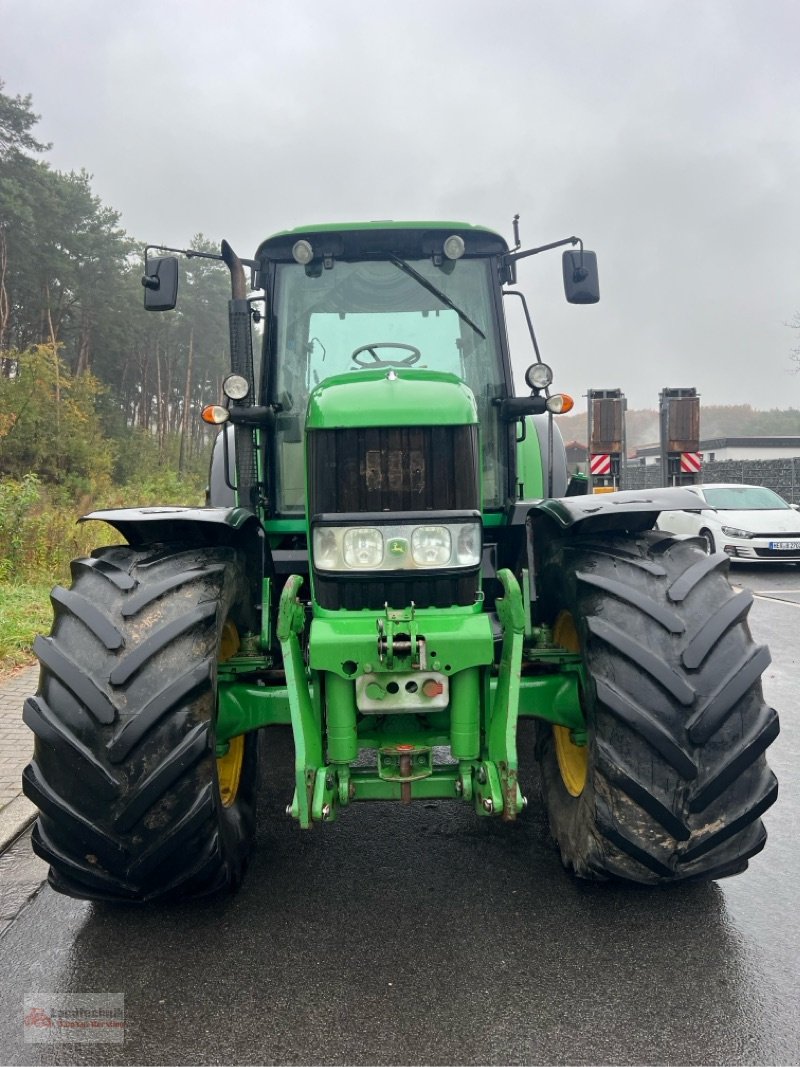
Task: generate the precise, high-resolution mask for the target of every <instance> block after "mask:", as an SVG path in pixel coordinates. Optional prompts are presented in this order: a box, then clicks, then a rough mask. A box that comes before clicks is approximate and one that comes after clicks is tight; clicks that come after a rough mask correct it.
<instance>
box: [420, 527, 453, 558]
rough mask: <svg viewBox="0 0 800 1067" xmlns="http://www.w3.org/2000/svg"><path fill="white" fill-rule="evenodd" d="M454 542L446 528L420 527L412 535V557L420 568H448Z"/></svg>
mask: <svg viewBox="0 0 800 1067" xmlns="http://www.w3.org/2000/svg"><path fill="white" fill-rule="evenodd" d="M452 544H453V540H452V538H451V537H450V531H449V530H448V529H447V528H446V527H444V526H418V527H417V528H416V530H414V532H413V533H412V534H411V555H412V556H413V557H414V562H415V563H416V564H417V566H418V567H446V566H447V564H448V563H449V562H450V555H451V552H452Z"/></svg>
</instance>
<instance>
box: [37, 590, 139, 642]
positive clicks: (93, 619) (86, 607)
mask: <svg viewBox="0 0 800 1067" xmlns="http://www.w3.org/2000/svg"><path fill="white" fill-rule="evenodd" d="M50 600H51V602H52V604H53V608H54V610H55V612H56V614H58V612H59V610H64V611H69V612H71V614H73V615H74V616H75V617H76V618H77V619H80V621H81V622H82V623H83V625H84V626H86V627H87V628H88V629H89V630H91V631H92V633H93V634H94V636H95V637H96V638H97V640H98V641H102V642H103V644H104V645H105V646H106V648H107V649H108V650H109V651H110V652H113V651H114V650H115V649H117V648H122V646H123V645H124V643H125V639H124V637H123V636H122V634H121V633H120V631H119V630H118V629H117V627H116V626H115V625H114V623H113V622H112V621H111V620H110V619H109V617H108V616H107V615H106V614H105V612H103V611H101V610H100V608H98V607H97V606H96V605H95V604H93V603H92V602H91V600H87V599H86V597H85V596H81V594H80V593H76V592H74V591H73V590H71V589H63V588H62V587H61V586H60V585H57V586H56V587H55V589H53V591H52V592H51V593H50Z"/></svg>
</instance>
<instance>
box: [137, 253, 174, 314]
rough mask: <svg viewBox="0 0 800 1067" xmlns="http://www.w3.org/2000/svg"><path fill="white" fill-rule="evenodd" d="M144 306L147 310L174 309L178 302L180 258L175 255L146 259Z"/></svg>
mask: <svg viewBox="0 0 800 1067" xmlns="http://www.w3.org/2000/svg"><path fill="white" fill-rule="evenodd" d="M144 269H145V274H144V275H143V277H142V285H143V286H144V306H145V310H146V311H172V309H173V308H174V307H175V305H176V304H177V302H178V260H177V258H176V257H175V256H162V257H161V258H159V259H145V268H144Z"/></svg>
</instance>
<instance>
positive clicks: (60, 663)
mask: <svg viewBox="0 0 800 1067" xmlns="http://www.w3.org/2000/svg"><path fill="white" fill-rule="evenodd" d="M33 653H34V655H35V656H36V657H37V658H38V660H39V662H40V663H41V664H42V666H43V667H45V668H46V669H47V670H49V671H51V672H52V673H53V674H55V675H57V676H58V678H59V680H60V681H61V682H62V684H63V685H65V686H66V688H67V689H69V691H70V692H71V693H72V694H73V696H75V697H76V698H77V700H78V701H79V702H80V703H81V704H83V706H84V707H86V708H87V709H88V710H89V711H90V712H91V713H92V715H94V717H95V719H97V721H98V722H99V723H104V724H105V723H112V722H113V721H114V719H115V718H116V717H117V709H116V707H115V706H114V704H113V703H112V702H111V701H110V700H109V698H108V697H107V696H106V694H105V693H104V692H103V691H102V689H100V688H99V686H98V685H97V684H96V683H95V682H94V680H93V679H92V678H89V677H88V676H87V675H86V674H85V673H84V672H83V671H82V670H81V668H80V667H79V666H78V664H77V663H76V662H75V660H74V659H72V657H71V656H68V655H67V654H66V652H63V651H62V650H61V649H60V648H59V647H58V646H57V645H56V644H55V642H54V641H53V638H52V637H37V638H36V640H35V641H34V642H33Z"/></svg>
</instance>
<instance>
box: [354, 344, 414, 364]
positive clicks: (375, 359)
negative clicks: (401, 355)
mask: <svg viewBox="0 0 800 1067" xmlns="http://www.w3.org/2000/svg"><path fill="white" fill-rule="evenodd" d="M377 348H402V349H403V351H404V352H410V353H411V355H410V356H406V358H405V359H381V357H380V356H379V355H378V353H377V352H376V351H375V350H376V349H377ZM362 352H369V354H370V355H371V356H372V359H359V358H358V357H359V356H360V355H361V353H362ZM421 358H422V353H421V352H420V350H419V349H418V348H415V347H414V345H403V344H400V342H399V341H372V342H371V343H370V344H368V345H362V346H361V347H360V348H357V349H356V350H355V352H354V353H353V355H352V356H351V359H352V360H353V362H354V363H355V364H356V366H357V367H367V368H370V367H413V366H414V364H415V363H419V361H420V359H421Z"/></svg>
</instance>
